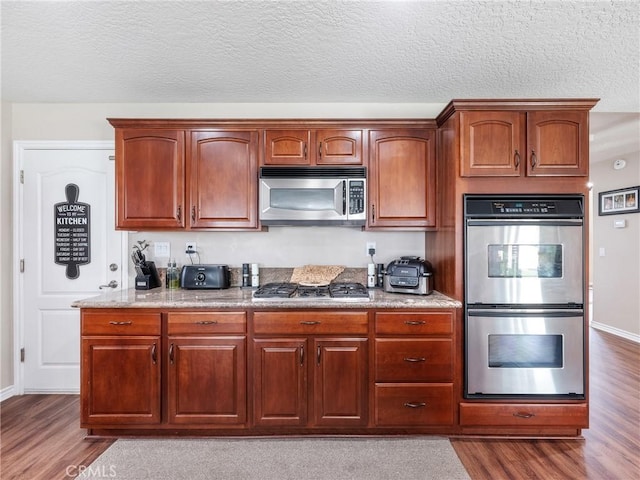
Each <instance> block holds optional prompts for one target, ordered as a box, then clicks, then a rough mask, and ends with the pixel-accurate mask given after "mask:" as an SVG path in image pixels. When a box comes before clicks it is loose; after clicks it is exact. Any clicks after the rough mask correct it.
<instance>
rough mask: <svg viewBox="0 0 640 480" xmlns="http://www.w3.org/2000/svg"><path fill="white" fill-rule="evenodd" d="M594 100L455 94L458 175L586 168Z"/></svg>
mask: <svg viewBox="0 0 640 480" xmlns="http://www.w3.org/2000/svg"><path fill="white" fill-rule="evenodd" d="M595 103H596V100H589V99H587V100H557V101H552V100H549V101H536V100H531V101H524V100H523V101H518V102H516V101H498V100H496V101H491V100H487V101H484V102H483V101H479V100H478V101H475V100H468V101H467V100H454V101H453V102H452V103H450V104H449V106H448V107H447V108H446V109H445V111H444V112H443V114H441V116H440V117H439V123H443V121H444V119H446V118H448V117H449V116H450V115H452V114H455V113H454V112H459V113H458V115H459V122H460V123H459V129H460V131H459V142H460V176H461V177H495V176H510V177H520V176H527V177H535V176H540V177H542V176H572V177H581V176H587V175H588V174H589V110H590V109H591V108H592V107H593V105H595Z"/></svg>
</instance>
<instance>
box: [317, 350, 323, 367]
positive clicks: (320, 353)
mask: <svg viewBox="0 0 640 480" xmlns="http://www.w3.org/2000/svg"><path fill="white" fill-rule="evenodd" d="M321 355H322V349H321V348H320V347H318V348H317V349H316V365H318V366H320V356H321Z"/></svg>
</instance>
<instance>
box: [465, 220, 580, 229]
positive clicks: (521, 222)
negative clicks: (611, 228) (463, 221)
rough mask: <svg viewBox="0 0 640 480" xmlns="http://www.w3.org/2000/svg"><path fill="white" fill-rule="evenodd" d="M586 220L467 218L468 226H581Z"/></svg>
mask: <svg viewBox="0 0 640 480" xmlns="http://www.w3.org/2000/svg"><path fill="white" fill-rule="evenodd" d="M583 223H584V221H583V220H582V219H581V218H566V219H556V220H540V219H537V218H510V219H509V220H505V219H491V218H487V219H472V218H467V226H468V227H495V226H503V225H535V226H542V227H581V226H582V225H583Z"/></svg>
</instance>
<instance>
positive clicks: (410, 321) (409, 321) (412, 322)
mask: <svg viewBox="0 0 640 480" xmlns="http://www.w3.org/2000/svg"><path fill="white" fill-rule="evenodd" d="M404 323H405V325H424V324H425V323H427V322H425V321H424V320H405V322H404Z"/></svg>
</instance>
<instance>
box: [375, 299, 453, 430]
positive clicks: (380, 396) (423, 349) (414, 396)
mask: <svg viewBox="0 0 640 480" xmlns="http://www.w3.org/2000/svg"><path fill="white" fill-rule="evenodd" d="M453 320H454V317H453V314H452V313H451V312H450V311H446V312H445V311H442V312H441V311H434V312H377V313H376V315H375V334H376V337H375V369H374V372H375V373H374V375H375V392H374V399H375V400H374V402H375V406H374V422H375V425H376V426H378V427H407V428H421V427H422V428H428V427H440V426H453V425H454V422H455V415H454V404H455V403H454V396H453V395H454V392H453V379H454V371H453V366H454V347H453Z"/></svg>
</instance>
